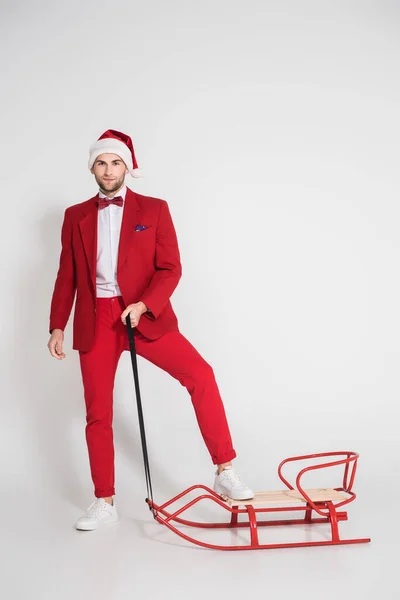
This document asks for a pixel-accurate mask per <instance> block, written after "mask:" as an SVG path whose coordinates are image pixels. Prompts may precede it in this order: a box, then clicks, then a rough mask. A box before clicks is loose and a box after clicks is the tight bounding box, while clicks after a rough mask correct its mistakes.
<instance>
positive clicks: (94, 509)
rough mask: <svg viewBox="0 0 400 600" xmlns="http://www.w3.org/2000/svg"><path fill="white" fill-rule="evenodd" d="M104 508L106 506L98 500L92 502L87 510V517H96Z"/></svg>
mask: <svg viewBox="0 0 400 600" xmlns="http://www.w3.org/2000/svg"><path fill="white" fill-rule="evenodd" d="M105 508H106V505H105V504H103V503H101V502H100V500H94V502H92V504H91V505H90V506H89V508H88V509H87V516H88V517H97V516H98V515H99V513H100V512H101V511H102V510H104V509H105Z"/></svg>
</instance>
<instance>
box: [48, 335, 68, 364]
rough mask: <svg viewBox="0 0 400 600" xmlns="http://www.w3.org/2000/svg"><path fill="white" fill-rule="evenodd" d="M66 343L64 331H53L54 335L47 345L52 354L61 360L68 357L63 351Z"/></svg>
mask: <svg viewBox="0 0 400 600" xmlns="http://www.w3.org/2000/svg"><path fill="white" fill-rule="evenodd" d="M63 341H64V332H63V330H62V329H53V331H52V334H51V336H50V339H49V343H48V344H47V347H48V349H49V350H50V354H51V355H52V356H54V358H57V359H58V360H61V359H62V358H65V357H66V354H64V352H63V351H62V346H63Z"/></svg>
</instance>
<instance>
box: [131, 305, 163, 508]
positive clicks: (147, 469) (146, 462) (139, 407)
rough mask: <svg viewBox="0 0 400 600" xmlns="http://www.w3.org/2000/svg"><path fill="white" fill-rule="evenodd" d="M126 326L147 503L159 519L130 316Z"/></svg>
mask: <svg viewBox="0 0 400 600" xmlns="http://www.w3.org/2000/svg"><path fill="white" fill-rule="evenodd" d="M126 325H127V328H128V338H129V348H130V352H131V360H132V368H133V375H134V379H135V392H136V402H137V410H138V417H139V427H140V437H141V440H142V451H143V461H144V472H145V475H146V485H147V495H148V497H147V498H146V502H147V504H148V500H149V497H150V499H151V506H149V508H150V510H151V511H152V513H153V517H154V518H155V519H156V518H157V511H156V509H155V508H154V501H153V489H152V486H151V477H150V465H149V455H148V452H147V444H146V433H145V430H144V419H143V409H142V401H141V398H140V387H139V373H138V368H137V358H136V347H135V340H134V336H133V328H132V325H131V319H130V314H129V313H128V315H127V316H126Z"/></svg>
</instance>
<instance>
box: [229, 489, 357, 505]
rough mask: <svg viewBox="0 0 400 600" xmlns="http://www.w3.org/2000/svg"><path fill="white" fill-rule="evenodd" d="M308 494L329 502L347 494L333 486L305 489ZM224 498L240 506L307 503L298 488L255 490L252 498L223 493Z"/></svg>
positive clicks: (345, 497)
mask: <svg viewBox="0 0 400 600" xmlns="http://www.w3.org/2000/svg"><path fill="white" fill-rule="evenodd" d="M304 491H305V492H306V494H307V495H308V496H309V497H310V498H311V500H312V501H313V502H327V501H329V500H331V501H334V502H337V501H340V500H346V499H347V498H348V496H347V494H345V493H344V492H337V491H336V490H334V489H331V488H318V489H312V490H304ZM222 498H223V499H224V500H225V501H226V502H227V504H229V505H230V506H233V505H235V506H238V505H239V504H240V505H243V506H246V505H247V504H251V505H253V504H288V503H296V504H301V503H304V504H305V503H306V500H305V499H304V498H303V496H302V495H301V494H300V492H298V491H297V490H279V491H276V492H255V495H254V498H251V499H250V500H234V499H233V498H229V497H228V496H225V495H222Z"/></svg>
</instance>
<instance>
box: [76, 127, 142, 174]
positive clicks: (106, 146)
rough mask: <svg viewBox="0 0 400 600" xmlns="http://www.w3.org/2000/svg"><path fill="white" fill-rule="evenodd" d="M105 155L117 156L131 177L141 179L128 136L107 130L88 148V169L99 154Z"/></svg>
mask: <svg viewBox="0 0 400 600" xmlns="http://www.w3.org/2000/svg"><path fill="white" fill-rule="evenodd" d="M106 153H110V154H117V155H118V156H119V157H120V158H122V160H123V161H124V163H125V164H126V166H127V168H128V170H129V173H130V175H132V177H143V174H142V172H141V171H140V169H139V168H138V165H137V162H136V158H135V151H134V149H133V144H132V140H131V138H130V137H129V135H126V134H125V133H122V132H121V131H117V130H116V129H107V131H105V132H104V133H103V134H102V135H101V136H100V137H99V139H98V140H97V141H96V142H95V143H94V144H92V145H91V146H90V148H89V162H88V166H89V169H91V168H92V167H93V165H94V161H95V160H96V158H97V157H98V156H100V154H106Z"/></svg>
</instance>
